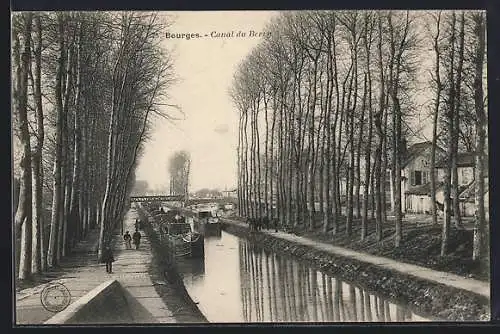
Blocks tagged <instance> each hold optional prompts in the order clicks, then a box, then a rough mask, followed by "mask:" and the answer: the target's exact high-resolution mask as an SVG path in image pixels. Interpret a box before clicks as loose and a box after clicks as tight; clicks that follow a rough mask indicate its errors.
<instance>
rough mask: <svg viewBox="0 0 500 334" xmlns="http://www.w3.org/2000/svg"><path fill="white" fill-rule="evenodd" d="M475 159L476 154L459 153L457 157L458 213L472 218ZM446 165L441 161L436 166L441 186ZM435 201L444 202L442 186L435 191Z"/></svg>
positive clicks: (473, 209)
mask: <svg viewBox="0 0 500 334" xmlns="http://www.w3.org/2000/svg"><path fill="white" fill-rule="evenodd" d="M475 157H476V154H475V153H474V152H461V153H458V155H457V173H458V193H459V195H458V196H459V197H458V198H459V200H460V213H461V215H462V216H473V215H474V212H475V211H476V203H475V196H474V194H475V189H474V187H475V185H474V173H475V162H476V161H475ZM446 163H447V161H446V159H441V160H440V161H439V162H438V163H437V164H436V169H437V174H438V176H437V179H438V181H439V182H440V183H441V184H442V183H443V181H444V174H445V168H446ZM452 182H453V180H452ZM451 197H452V198H453V194H451ZM436 201H437V202H439V203H443V202H444V189H443V187H442V186H440V187H439V188H438V189H437V191H436Z"/></svg>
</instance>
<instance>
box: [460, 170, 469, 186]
mask: <svg viewBox="0 0 500 334" xmlns="http://www.w3.org/2000/svg"><path fill="white" fill-rule="evenodd" d="M469 182H470V173H469V169H468V168H463V169H462V182H461V183H462V184H469Z"/></svg>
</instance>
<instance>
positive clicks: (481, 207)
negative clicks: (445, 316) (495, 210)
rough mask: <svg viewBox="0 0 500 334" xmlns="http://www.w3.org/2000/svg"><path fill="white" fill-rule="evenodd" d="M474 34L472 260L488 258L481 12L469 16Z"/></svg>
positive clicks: (485, 120) (483, 56)
mask: <svg viewBox="0 0 500 334" xmlns="http://www.w3.org/2000/svg"><path fill="white" fill-rule="evenodd" d="M473 21H474V34H475V38H476V43H475V45H474V51H475V57H474V60H473V62H474V86H473V87H474V109H475V111H476V170H475V171H476V175H475V181H476V182H475V196H476V206H477V208H476V210H477V213H476V217H475V218H476V219H475V223H474V245H473V252H472V259H473V260H484V262H485V263H489V261H488V258H489V256H488V251H489V247H488V244H489V243H488V234H489V233H488V224H487V220H486V207H485V193H486V190H487V188H486V187H487V184H486V182H485V178H486V175H487V173H486V172H487V168H488V164H487V161H486V156H485V143H486V127H487V118H486V110H485V108H484V97H483V95H484V93H483V66H484V59H485V54H486V51H485V47H486V38H485V18H484V14H483V13H477V14H475V15H474V17H473Z"/></svg>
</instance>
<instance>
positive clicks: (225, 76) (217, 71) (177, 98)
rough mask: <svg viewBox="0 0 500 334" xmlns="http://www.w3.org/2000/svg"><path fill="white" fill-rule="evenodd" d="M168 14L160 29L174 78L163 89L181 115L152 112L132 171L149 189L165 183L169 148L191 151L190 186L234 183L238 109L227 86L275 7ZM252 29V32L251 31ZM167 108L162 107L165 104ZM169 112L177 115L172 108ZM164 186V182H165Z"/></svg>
mask: <svg viewBox="0 0 500 334" xmlns="http://www.w3.org/2000/svg"><path fill="white" fill-rule="evenodd" d="M164 14H165V15H168V17H170V18H172V17H173V18H174V22H173V24H172V25H171V26H170V27H168V29H167V30H166V31H165V34H164V43H165V46H166V47H167V48H168V49H169V50H171V52H172V54H173V60H174V67H175V74H176V76H177V77H178V78H179V81H178V82H177V83H176V84H175V86H173V87H172V88H171V89H170V90H169V95H170V101H169V102H170V103H171V104H175V105H178V106H179V107H180V108H181V109H182V112H183V113H184V116H183V118H184V119H183V120H180V121H176V122H175V123H174V124H172V122H169V121H167V120H164V119H161V118H156V119H154V126H153V129H152V132H151V139H150V141H149V142H148V143H147V144H146V145H145V151H144V154H143V156H142V157H141V159H140V161H139V165H138V169H137V173H136V175H137V176H136V178H137V180H145V181H147V182H148V185H149V188H150V189H161V188H164V187H168V184H169V182H168V180H169V174H168V160H169V158H170V157H171V156H172V155H173V153H174V152H176V151H179V150H187V151H189V152H190V154H191V177H190V190H191V191H196V190H199V189H202V188H211V189H213V188H219V189H221V190H224V189H225V188H227V189H231V188H234V187H235V185H236V174H237V165H236V164H237V155H236V148H237V143H238V115H237V110H236V108H235V107H234V105H233V103H232V101H231V99H230V97H229V93H228V91H229V88H230V86H231V83H232V80H233V75H234V73H235V71H236V69H237V67H238V64H239V63H240V62H241V61H243V60H244V59H245V57H246V55H247V54H248V53H249V52H250V51H251V50H252V48H253V47H255V46H256V45H257V44H258V43H259V41H260V40H261V38H260V37H258V36H252V37H251V36H250V31H254V32H260V31H262V30H263V29H264V27H265V25H266V23H267V22H268V21H269V20H270V18H271V17H272V16H273V15H276V12H270V11H234V12H227V11H219V12H213V11H211V12H204V11H197V12H194V11H193V12H189V11H187V12H164ZM232 31H234V34H235V35H237V33H238V32H240V31H241V32H244V33H246V36H245V37H228V38H220V37H211V34H212V33H213V32H216V34H218V33H231V32H232ZM166 33H169V34H193V33H194V34H195V33H198V34H200V35H201V36H202V37H201V38H190V39H189V40H188V39H186V38H167V37H166ZM205 35H208V36H206V37H205ZM252 35H255V34H252ZM167 111H168V110H167ZM173 115H174V116H180V115H179V113H178V112H173ZM166 189H168V188H166Z"/></svg>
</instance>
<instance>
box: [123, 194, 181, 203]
mask: <svg viewBox="0 0 500 334" xmlns="http://www.w3.org/2000/svg"><path fill="white" fill-rule="evenodd" d="M185 199H186V196H185V195H146V196H130V202H181V201H184V200H185Z"/></svg>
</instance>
